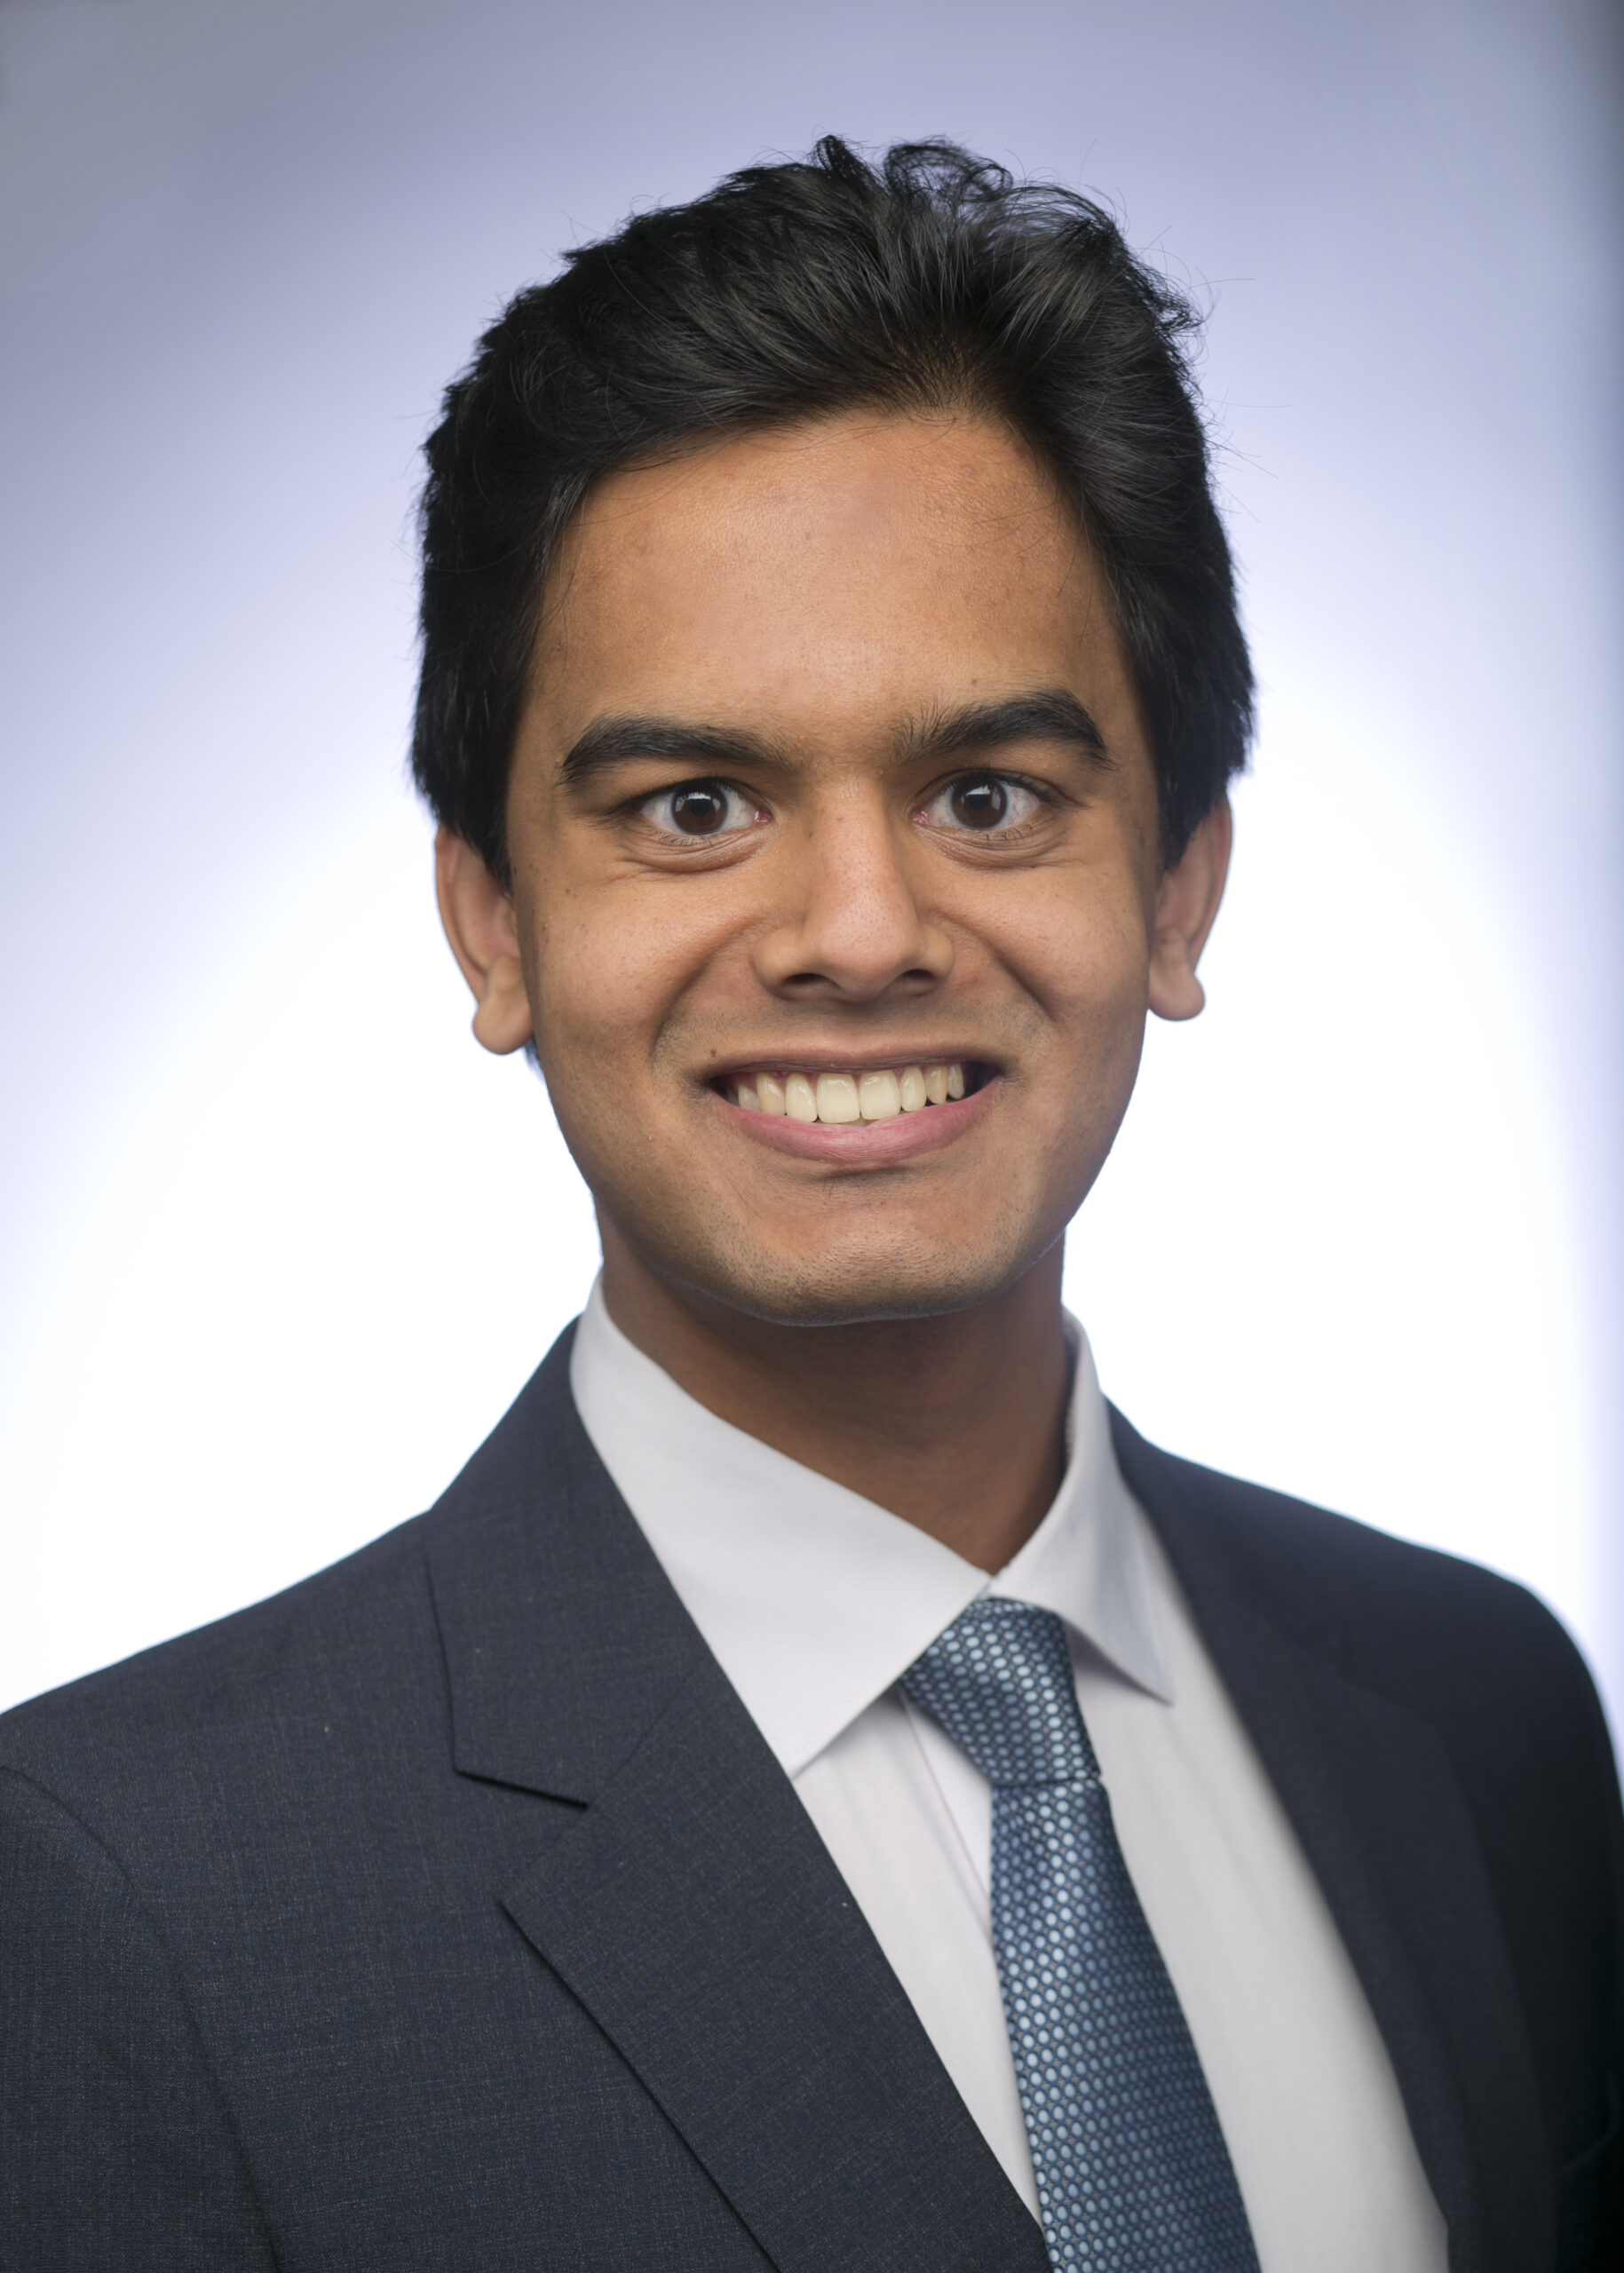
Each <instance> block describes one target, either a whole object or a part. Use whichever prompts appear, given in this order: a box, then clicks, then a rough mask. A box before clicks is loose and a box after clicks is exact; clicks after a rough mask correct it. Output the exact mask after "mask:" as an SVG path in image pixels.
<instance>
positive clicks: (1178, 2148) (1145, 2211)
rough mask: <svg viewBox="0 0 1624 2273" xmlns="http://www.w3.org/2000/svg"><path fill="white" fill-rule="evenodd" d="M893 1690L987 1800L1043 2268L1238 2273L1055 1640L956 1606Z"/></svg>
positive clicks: (1205, 2136)
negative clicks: (977, 1777)
mask: <svg viewBox="0 0 1624 2273" xmlns="http://www.w3.org/2000/svg"><path fill="white" fill-rule="evenodd" d="M902 1687H903V1690H904V1691H905V1692H906V1693H907V1696H908V1697H909V1698H910V1699H912V1700H913V1702H914V1703H915V1705H917V1706H918V1707H920V1708H921V1710H922V1711H923V1712H926V1713H928V1714H929V1715H931V1719H932V1720H933V1721H935V1722H937V1723H939V1726H940V1727H941V1728H942V1729H943V1730H944V1731H945V1732H946V1733H947V1735H948V1736H949V1737H951V1738H952V1739H953V1741H954V1743H955V1744H956V1745H957V1746H959V1748H960V1750H961V1751H962V1752H963V1753H965V1754H968V1755H969V1757H970V1759H971V1760H972V1761H973V1762H975V1764H976V1766H977V1767H978V1769H979V1770H981V1772H982V1774H983V1775H984V1776H985V1777H986V1779H987V1781H988V1782H989V1783H990V1784H991V1785H992V1786H993V1941H994V1949H995V1951H996V1954H997V1959H998V1977H999V1980H1000V1982H1001V1984H1002V1989H1003V2007H1004V2016H1005V2018H1006V2020H1007V2021H1008V2023H1009V2029H1010V2048H1011V2050H1012V2051H1013V2053H1014V2055H1015V2073H1016V2079H1017V2081H1018V2084H1019V2087H1020V2099H1021V2108H1022V2111H1023V2112H1024V2114H1025V2116H1026V2135H1027V2138H1028V2140H1029V2141H1030V2142H1031V2147H1032V2161H1033V2167H1034V2170H1035V2172H1036V2174H1037V2184H1038V2198H1039V2201H1040V2202H1041V2203H1042V2211H1043V2233H1044V2238H1045V2239H1046V2241H1047V2242H1048V2245H1049V2254H1050V2261H1052V2263H1053V2264H1054V2266H1055V2267H1056V2268H1057V2273H1257V2255H1256V2251H1255V2249H1254V2248H1253V2245H1252V2236H1251V2229H1250V2228H1249V2227H1248V2224H1247V2216H1246V2211H1245V2209H1244V2208H1243V2206H1242V2205H1241V2200H1240V2188H1239V2187H1238V2186H1237V2184H1236V2182H1235V2173H1234V2169H1233V2167H1232V2164H1231V2162H1230V2158H1229V2150H1228V2149H1227V2148H1226V2147H1225V2145H1224V2134H1223V2133H1222V2132H1221V2131H1220V2130H1219V2128H1218V2119H1217V2116H1216V2112H1215V2111H1214V2109H1213V2104H1212V2095H1211V2094H1210V2093H1209V2092H1208V2088H1207V2079H1206V2077H1205V2076H1204V2075H1203V2074H1202V2072H1201V2063H1200V2059H1199V2057H1198V2056H1197V2054H1196V2049H1195V2046H1194V2044H1193V2043H1192V2040H1191V2036H1190V2030H1189V2026H1188V2024H1187V2023H1186V2022H1185V2019H1184V2012H1183V2010H1182V2008H1180V2005H1179V2002H1178V1998H1177V1994H1176V1992H1175V1990H1174V1987H1173V1984H1172V1982H1171V1981H1170V1980H1169V1979H1168V1969H1167V1967H1166V1966H1165V1965H1164V1964H1163V1962H1162V1959H1161V1951H1160V1950H1159V1949H1158V1948H1157V1946H1156V1944H1155V1941H1154V1939H1153V1936H1152V1934H1151V1929H1150V1928H1149V1926H1148V1925H1147V1924H1146V1923H1145V1913H1144V1912H1143V1911H1142V1910H1141V1909H1140V1907H1139V1898H1138V1897H1137V1894H1136V1893H1135V1892H1134V1888H1133V1881H1132V1880H1131V1879H1130V1878H1129V1875H1128V1866H1127V1865H1126V1863H1125V1862H1124V1861H1123V1859H1122V1850H1121V1848H1120V1847H1119V1846H1118V1844H1117V1837H1116V1832H1115V1829H1114V1828H1113V1824H1112V1820H1111V1802H1110V1800H1109V1798H1108V1797H1107V1795H1106V1793H1105V1786H1104V1784H1103V1783H1102V1782H1101V1781H1100V1774H1099V1763H1098V1762H1097V1760H1096V1759H1095V1757H1094V1747H1093V1746H1092V1745H1091V1744H1090V1743H1089V1736H1088V1730H1086V1729H1085V1728H1084V1726H1083V1722H1082V1715H1081V1711H1080V1710H1079V1708H1078V1704H1077V1689H1076V1683H1075V1682H1074V1680H1073V1674H1072V1664H1071V1657H1070V1653H1069V1651H1068V1650H1067V1648H1066V1629H1065V1628H1064V1627H1063V1626H1062V1625H1061V1623H1060V1620H1058V1618H1057V1617H1055V1616H1054V1615H1053V1613H1052V1612H1050V1611H1046V1610H1038V1609H1035V1608H1034V1607H1033V1605H1032V1604H1029V1603H1019V1602H1002V1601H988V1600H983V1601H981V1602H978V1603H975V1604H972V1605H971V1606H970V1609H969V1610H967V1611H966V1612H964V1613H963V1617H961V1618H958V1619H956V1620H955V1621H954V1623H953V1624H952V1625H951V1626H950V1627H949V1628H947V1632H946V1633H945V1634H943V1635H939V1638H938V1639H937V1640H936V1641H935V1642H933V1643H931V1647H930V1648H929V1649H928V1650H927V1651H925V1653H924V1655H923V1657H922V1658H920V1659H918V1660H917V1662H916V1663H915V1665H913V1666H912V1667H910V1668H909V1669H908V1671H907V1673H906V1674H905V1675H903V1677H902Z"/></svg>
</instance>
